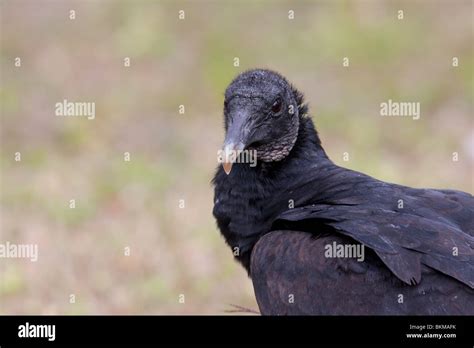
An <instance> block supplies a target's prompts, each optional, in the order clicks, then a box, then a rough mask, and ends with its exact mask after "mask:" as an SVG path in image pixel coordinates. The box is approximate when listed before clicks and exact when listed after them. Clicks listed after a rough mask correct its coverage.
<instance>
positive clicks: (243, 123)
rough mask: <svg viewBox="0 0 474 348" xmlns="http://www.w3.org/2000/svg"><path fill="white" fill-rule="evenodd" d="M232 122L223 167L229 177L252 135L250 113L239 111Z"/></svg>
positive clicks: (224, 149) (226, 139)
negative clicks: (250, 134)
mask: <svg viewBox="0 0 474 348" xmlns="http://www.w3.org/2000/svg"><path fill="white" fill-rule="evenodd" d="M231 118H232V120H233V121H232V122H231V123H230V124H229V127H228V129H227V133H226V136H225V141H224V146H223V149H222V152H223V157H224V158H223V161H222V166H223V167H224V171H225V173H226V174H227V175H229V174H230V171H231V170H232V165H233V164H234V163H235V161H236V160H237V158H238V157H239V155H240V153H241V152H242V151H243V150H244V149H245V147H246V146H247V145H246V144H247V142H248V137H249V133H250V127H249V122H248V121H249V119H250V117H249V113H248V112H246V111H244V110H238V111H237V112H234V113H232V117H231Z"/></svg>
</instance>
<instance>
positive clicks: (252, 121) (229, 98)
mask: <svg viewBox="0 0 474 348" xmlns="http://www.w3.org/2000/svg"><path fill="white" fill-rule="evenodd" d="M305 112H306V106H304V105H303V96H302V94H301V93H299V92H298V91H297V90H296V89H295V88H293V87H292V86H291V85H290V84H289V83H288V81H287V80H286V79H285V78H284V77H283V76H281V75H280V74H278V73H276V72H273V71H270V70H263V69H255V70H249V71H246V72H244V73H242V74H240V75H238V76H237V77H236V78H235V79H234V80H233V81H232V82H231V84H230V85H229V87H227V90H226V92H225V101H224V124H225V131H226V137H225V141H224V146H223V153H224V170H225V172H226V173H227V174H229V173H230V171H231V169H232V161H231V160H229V158H235V156H231V154H236V153H237V154H238V153H240V152H242V151H244V150H249V151H255V152H256V155H257V160H259V161H263V162H273V161H281V160H282V159H284V158H285V157H286V156H288V154H289V153H290V151H291V149H292V148H293V145H294V144H295V142H296V138H297V137H298V128H299V122H300V117H301V116H302V115H303V114H304V113H305Z"/></svg>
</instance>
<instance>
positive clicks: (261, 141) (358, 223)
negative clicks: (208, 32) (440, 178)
mask: <svg viewBox="0 0 474 348" xmlns="http://www.w3.org/2000/svg"><path fill="white" fill-rule="evenodd" d="M224 125H225V131H226V137H225V142H224V148H223V151H222V152H221V154H220V155H221V159H222V161H223V166H219V167H218V169H217V172H216V174H215V177H214V179H213V184H214V188H215V195H214V209H213V215H214V217H215V218H216V220H217V225H218V227H219V229H220V231H221V233H222V234H223V236H224V238H225V240H226V242H227V244H228V245H229V246H230V247H231V249H232V252H233V254H234V256H235V257H236V259H237V260H238V261H240V262H241V263H242V265H243V266H244V267H245V269H246V270H247V272H248V274H249V276H250V277H251V279H252V283H253V286H254V291H255V295H256V300H257V303H258V306H259V308H260V312H261V313H262V314H264V315H267V314H269V315H285V314H295V315H300V314H311V315H318V314H324V315H359V314H361V315H385V314H395V315H398V314H407V315H408V314H410V315H438V314H440V315H448V314H449V315H451V314H470V315H472V314H474V223H473V216H474V198H473V196H472V195H471V194H469V193H465V192H461V191H455V190H438V189H416V188H410V187H406V186H401V185H396V184H391V183H386V182H383V181H380V180H377V179H374V178H372V177H370V176H368V175H365V174H362V173H359V172H356V171H353V170H349V169H346V168H342V167H339V166H337V165H336V164H334V163H333V162H332V161H331V160H330V159H329V158H328V156H327V155H326V153H325V151H324V149H323V148H322V146H321V141H320V139H319V137H318V133H317V132H316V129H315V127H314V125H313V122H312V120H311V118H310V117H309V115H308V106H307V104H306V103H305V102H304V99H303V95H302V94H301V93H300V92H299V91H298V90H297V89H296V88H294V87H293V86H292V85H291V84H290V83H289V82H288V81H287V80H286V79H285V78H284V77H283V76H281V75H280V74H278V73H276V72H273V71H270V70H264V69H256V70H250V71H246V72H244V73H242V74H240V75H238V76H237V77H236V78H235V79H234V80H233V81H232V82H231V84H230V85H229V86H228V88H227V90H226V92H225V102H224ZM252 153H253V154H254V155H255V156H256V157H255V158H256V162H252V161H249V159H251V158H252V156H251V155H252ZM249 162H250V163H249ZM356 256H357V257H356Z"/></svg>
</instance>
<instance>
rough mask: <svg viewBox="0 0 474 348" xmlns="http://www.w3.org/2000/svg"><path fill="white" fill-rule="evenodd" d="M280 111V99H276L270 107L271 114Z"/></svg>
mask: <svg viewBox="0 0 474 348" xmlns="http://www.w3.org/2000/svg"><path fill="white" fill-rule="evenodd" d="M280 111H281V98H277V99H276V100H275V102H274V103H273V105H272V112H273V113H274V114H277V113H279V112H280Z"/></svg>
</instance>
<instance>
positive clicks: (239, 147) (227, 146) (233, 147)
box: [222, 141, 245, 175]
mask: <svg viewBox="0 0 474 348" xmlns="http://www.w3.org/2000/svg"><path fill="white" fill-rule="evenodd" d="M244 148H245V145H244V144H243V143H241V142H239V143H237V144H236V143H234V142H232V141H229V142H227V141H226V142H225V143H224V148H223V152H224V159H223V162H222V167H223V168H224V171H225V173H226V174H227V175H229V174H230V171H231V170H232V165H233V164H234V162H235V160H236V159H237V157H238V156H239V154H240V153H241V152H242V151H243V150H244Z"/></svg>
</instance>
